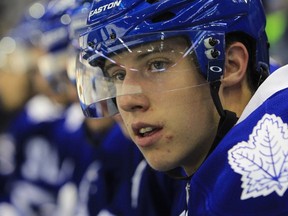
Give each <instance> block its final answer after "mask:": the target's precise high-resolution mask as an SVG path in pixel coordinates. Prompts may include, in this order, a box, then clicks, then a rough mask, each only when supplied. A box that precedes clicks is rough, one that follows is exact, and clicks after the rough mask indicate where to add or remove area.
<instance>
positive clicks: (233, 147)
mask: <svg viewBox="0 0 288 216" xmlns="http://www.w3.org/2000/svg"><path fill="white" fill-rule="evenodd" d="M287 174H288V66H284V67H282V68H280V69H279V70H277V71H275V72H273V73H272V74H271V76H270V77H268V79H267V80H266V81H265V82H264V83H263V84H262V85H261V86H260V87H259V89H258V90H257V92H256V93H255V95H254V96H253V97H252V99H251V101H250V102H249V104H248V105H247V107H246V108H245V110H244V112H243V114H242V115H241V117H240V119H239V121H238V123H237V124H236V125H235V126H234V127H233V128H232V129H231V130H230V132H229V133H228V134H227V135H226V136H225V138H224V139H223V140H222V141H221V142H220V143H219V145H218V146H217V148H216V149H215V150H214V151H213V152H212V153H211V155H210V156H209V157H208V158H207V160H206V161H205V162H204V163H203V164H202V165H201V166H200V168H199V169H198V170H197V172H196V173H195V174H194V176H193V177H192V179H191V181H190V182H189V184H188V191H189V193H188V197H189V199H188V203H187V210H188V211H187V210H185V211H183V212H182V214H181V216H182V215H183V216H184V215H189V216H190V215H191V216H192V215H193V216H194V215H195V216H199V215H209V216H210V215H211V216H213V215H217V216H221V215H223V216H231V215H233V216H248V215H249V216H256V215H257V216H258V215H261V216H276V215H288V192H287V188H288V175H287Z"/></svg>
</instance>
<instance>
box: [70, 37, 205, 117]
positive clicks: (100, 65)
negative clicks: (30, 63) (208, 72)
mask: <svg viewBox="0 0 288 216" xmlns="http://www.w3.org/2000/svg"><path fill="white" fill-rule="evenodd" d="M185 33H186V32H185ZM190 38H191V32H189V33H188V32H187V34H181V35H179V32H159V33H154V34H147V35H141V36H134V37H127V38H117V39H114V40H110V41H106V42H103V43H100V44H96V45H95V46H94V47H93V48H92V47H89V48H87V49H86V50H85V51H83V52H82V53H80V57H79V62H78V63H77V64H76V65H77V72H76V83H77V91H78V96H79V99H80V103H81V106H82V109H83V112H84V114H85V115H86V116H88V117H94V118H101V117H108V116H109V117H110V116H113V115H115V114H117V113H118V107H117V101H118V100H121V99H124V98H125V97H127V96H135V95H146V96H154V97H155V95H156V97H158V98H159V100H160V99H163V100H165V94H167V93H170V92H175V91H183V92H184V91H193V89H195V88H198V87H201V86H203V85H207V84H208V82H207V81H206V79H205V78H204V77H203V76H202V75H201V74H200V72H199V70H200V69H199V68H198V66H197V60H196V56H195V52H194V51H195V48H196V47H197V46H198V45H199V43H200V42H201V40H203V35H201V34H199V37H198V38H197V37H196V39H195V35H193V38H194V40H193V42H192V41H191V39H190ZM171 104H173V101H171Z"/></svg>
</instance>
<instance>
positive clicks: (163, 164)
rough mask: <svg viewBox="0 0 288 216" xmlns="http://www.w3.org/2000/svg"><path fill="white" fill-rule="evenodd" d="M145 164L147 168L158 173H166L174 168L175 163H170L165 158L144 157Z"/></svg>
mask: <svg viewBox="0 0 288 216" xmlns="http://www.w3.org/2000/svg"><path fill="white" fill-rule="evenodd" d="M145 158H146V161H147V163H148V164H149V166H150V167H151V168H152V169H154V170H157V171H160V172H167V171H169V170H172V169H174V168H175V167H176V165H175V163H173V162H172V161H169V160H167V158H163V157H162V158H161V157H160V158H151V157H145Z"/></svg>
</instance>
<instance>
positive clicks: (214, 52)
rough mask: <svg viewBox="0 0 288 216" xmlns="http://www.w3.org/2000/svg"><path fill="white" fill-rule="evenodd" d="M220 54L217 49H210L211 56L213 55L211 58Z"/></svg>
mask: <svg viewBox="0 0 288 216" xmlns="http://www.w3.org/2000/svg"><path fill="white" fill-rule="evenodd" d="M219 55H220V52H219V51H218V50H216V49H214V50H212V52H211V56H212V57H213V58H215V59H216V58H218V56H219Z"/></svg>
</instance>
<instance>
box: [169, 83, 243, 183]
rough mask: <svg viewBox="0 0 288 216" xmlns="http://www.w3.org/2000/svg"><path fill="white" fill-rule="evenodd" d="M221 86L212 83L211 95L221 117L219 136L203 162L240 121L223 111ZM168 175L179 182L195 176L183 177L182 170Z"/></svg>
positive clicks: (227, 111) (234, 114)
mask: <svg viewBox="0 0 288 216" xmlns="http://www.w3.org/2000/svg"><path fill="white" fill-rule="evenodd" d="M220 85H221V81H219V80H218V81H213V82H211V83H210V93H211V96H212V99H213V102H214V104H215V107H216V109H217V112H218V113H219V115H220V121H219V124H218V129H217V134H216V136H215V138H214V141H213V143H212V145H211V147H210V149H209V151H208V153H207V155H206V157H205V159H204V160H203V162H204V161H205V160H206V159H207V157H208V156H209V155H210V154H211V153H212V152H213V151H214V149H215V148H216V147H217V145H218V144H219V142H220V141H221V140H222V139H223V137H224V136H225V135H226V134H227V133H228V131H229V130H230V129H231V128H232V127H233V126H234V125H235V124H236V122H237V120H238V117H237V116H236V113H234V112H232V111H229V110H224V109H223V107H222V104H221V101H220V97H219V89H220ZM203 162H202V163H203ZM166 174H167V175H168V176H170V177H172V178H174V179H179V180H190V179H191V178H192V176H193V174H192V175H190V176H185V175H183V170H181V169H180V168H175V169H172V170H169V171H167V172H166Z"/></svg>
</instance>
